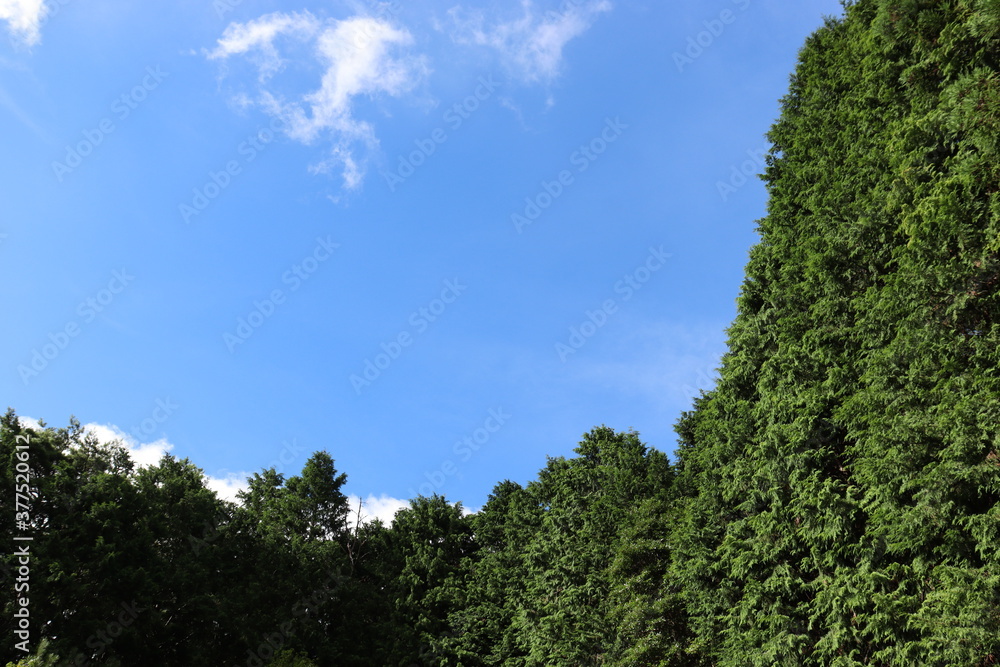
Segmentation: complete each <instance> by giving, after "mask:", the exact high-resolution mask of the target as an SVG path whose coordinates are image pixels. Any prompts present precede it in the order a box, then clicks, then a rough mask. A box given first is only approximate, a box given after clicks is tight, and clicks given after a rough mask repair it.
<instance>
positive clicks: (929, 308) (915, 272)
mask: <svg viewBox="0 0 1000 667" xmlns="http://www.w3.org/2000/svg"><path fill="white" fill-rule="evenodd" d="M998 56H1000V2H997V1H996V0H952V1H944V0H935V1H933V2H930V1H917V0H909V1H899V0H895V1H893V0H882V1H874V0H869V1H860V2H857V3H856V4H852V5H850V6H848V7H847V12H846V17H845V18H844V19H843V20H828V21H827V23H826V25H825V26H824V27H823V28H822V29H821V30H819V31H818V32H817V33H816V34H814V35H813V36H812V37H811V38H810V39H809V40H808V42H807V43H806V45H805V48H804V49H803V50H802V52H801V54H800V59H799V64H798V67H797V69H796V72H795V74H794V76H793V78H792V83H791V89H790V91H789V93H788V95H787V97H785V98H784V100H783V106H782V114H781V118H780V119H779V121H778V122H777V124H776V125H775V126H774V128H773V129H772V130H771V133H770V139H771V141H772V143H773V149H772V151H771V154H770V157H769V160H768V168H767V173H766V177H765V180H766V182H767V187H768V190H769V193H770V203H769V210H768V216H767V217H766V218H765V219H763V220H762V221H761V222H760V234H761V240H760V243H759V244H757V246H756V247H755V248H754V249H753V251H752V253H751V258H750V262H749V264H748V266H747V270H746V281H745V283H744V286H743V290H742V294H741V296H740V299H739V313H738V316H737V319H736V321H735V322H734V324H733V325H732V327H731V329H730V330H729V352H728V354H727V355H726V356H725V358H724V361H723V367H722V369H721V379H720V381H719V383H718V385H717V387H716V388H715V389H714V391H712V392H711V393H710V394H709V395H708V396H707V397H705V398H704V399H702V400H701V401H699V403H698V405H697V406H696V409H695V410H693V411H692V412H691V413H689V414H687V415H685V417H684V418H683V420H682V421H681V423H680V424H679V427H678V428H679V431H680V432H681V434H682V436H683V437H684V438H685V439H686V440H687V442H686V443H685V446H684V447H683V448H682V451H681V458H680V465H679V468H680V479H679V480H678V487H679V488H681V489H684V490H685V492H686V495H685V497H684V499H683V501H682V503H681V504H682V507H680V508H678V513H677V516H680V517H683V519H682V520H681V521H680V522H679V523H678V526H677V529H676V530H675V532H674V536H673V544H674V549H673V552H672V553H673V558H674V568H673V569H674V573H675V574H674V576H675V578H676V580H677V583H679V584H680V585H681V586H682V587H683V589H684V591H685V597H686V599H687V601H688V611H689V614H690V617H691V619H692V624H693V626H694V631H695V641H694V642H693V643H692V645H691V646H690V647H689V651H690V652H692V653H697V652H703V653H705V654H707V655H708V656H710V657H711V659H712V660H713V661H714V662H715V663H716V664H718V665H720V666H723V665H732V666H735V665H740V666H744V665H760V666H765V665H767V666H770V665H778V664H787V665H792V664H794V665H817V666H819V665H823V666H827V665H837V666H845V667H846V666H848V665H899V666H903V665H918V664H919V665H941V666H945V665H948V666H956V665H968V666H970V667H971V666H973V665H988V664H997V662H998V661H1000V458H998V446H1000V429H998V425H1000V374H998V367H1000V346H998V342H1000V341H998V338H1000V326H998V319H997V316H998V312H1000V310H998V309H1000V301H998V299H1000V296H998V289H1000V159H998V158H1000V77H998V72H997V65H998Z"/></svg>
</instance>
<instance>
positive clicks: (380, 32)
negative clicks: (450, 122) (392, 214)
mask: <svg viewBox="0 0 1000 667" xmlns="http://www.w3.org/2000/svg"><path fill="white" fill-rule="evenodd" d="M279 36H286V37H289V38H292V39H295V40H297V41H298V42H300V43H309V44H312V45H313V51H312V57H313V58H314V60H315V62H316V63H317V64H318V65H319V66H320V67H321V68H322V70H323V75H322V79H321V81H320V85H319V88H318V89H315V90H313V91H311V92H309V93H305V94H302V95H299V96H297V97H293V98H292V99H286V98H285V96H283V95H282V94H280V93H277V92H275V91H274V90H273V89H272V88H271V87H270V85H269V80H270V79H271V78H272V77H273V76H274V75H276V74H277V73H279V72H280V71H281V70H282V68H283V66H284V64H285V61H284V60H283V59H282V57H281V53H280V52H279V50H278V47H277V46H276V41H277V38H278V37H279ZM413 44H414V39H413V36H412V35H411V34H410V33H409V31H407V30H405V29H402V28H397V27H394V26H393V25H391V24H390V23H389V22H388V21H385V20H381V19H377V18H372V17H369V16H355V17H353V18H349V19H345V20H341V21H327V22H321V21H319V19H317V18H316V17H314V16H312V15H311V14H309V13H308V12H305V13H302V14H295V13H293V14H285V13H281V12H275V13H272V14H267V15H266V16H262V17H260V18H259V19H256V20H255V21H250V22H248V23H233V24H231V25H230V26H229V27H227V28H226V30H225V32H224V33H223V35H222V38H221V39H219V42H218V46H217V47H216V48H215V49H214V50H213V51H211V52H210V53H209V54H208V57H209V58H210V59H213V60H225V59H228V58H230V57H232V56H236V55H244V56H246V57H247V58H249V59H250V61H251V62H252V63H254V64H255V65H256V66H257V68H258V74H259V76H258V88H257V90H256V92H255V93H254V94H253V95H250V96H248V97H247V99H249V100H250V101H251V103H252V104H255V105H256V106H258V107H259V108H261V109H262V110H264V111H265V112H266V113H268V114H270V115H272V116H274V117H275V118H278V119H280V120H281V121H282V123H283V125H284V127H285V131H286V133H287V134H288V136H289V137H290V138H292V139H294V140H297V141H300V142H302V143H304V144H314V143H316V142H319V141H327V142H328V143H329V153H328V155H327V157H325V158H324V159H322V160H320V161H319V162H318V163H316V164H314V165H313V166H312V171H313V172H315V173H328V172H330V171H332V170H333V169H335V168H340V169H341V170H342V175H343V179H344V186H345V188H347V189H348V190H354V189H357V188H358V187H360V186H361V183H362V181H363V180H364V176H365V173H366V171H367V159H368V155H369V154H370V153H371V152H372V151H373V150H375V149H376V148H377V146H378V139H377V137H376V135H375V130H374V128H373V126H372V125H371V123H369V122H367V121H364V120H359V119H358V118H356V108H355V107H356V104H355V101H356V98H358V97H359V96H367V97H373V98H374V97H378V96H379V95H388V96H391V97H400V96H402V95H404V94H405V93H407V92H409V91H411V90H412V89H413V88H414V87H415V86H416V85H417V84H418V83H420V81H422V80H423V78H424V77H425V76H426V75H427V73H428V68H427V64H426V59H425V58H424V57H423V56H420V55H415V54H412V53H410V52H409V50H408V47H411V46H412V45H413Z"/></svg>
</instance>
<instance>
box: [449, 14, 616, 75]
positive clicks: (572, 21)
mask: <svg viewBox="0 0 1000 667" xmlns="http://www.w3.org/2000/svg"><path fill="white" fill-rule="evenodd" d="M610 10H611V2H609V0H566V1H565V2H563V4H562V7H561V8H560V11H551V10H550V11H547V12H541V11H540V10H538V9H536V7H535V3H534V1H533V0H521V16H520V18H517V19H514V20H510V21H498V22H495V23H493V24H491V25H487V23H488V21H487V18H486V15H485V13H484V12H483V11H481V10H477V11H471V10H466V9H464V8H462V7H453V8H452V9H450V10H448V14H449V16H450V17H451V19H452V22H453V24H454V30H453V32H452V39H454V40H455V41H456V42H458V43H459V44H475V45H478V46H487V47H491V48H493V49H495V50H497V51H499V53H500V56H501V58H502V59H503V60H504V62H505V63H506V64H507V66H508V67H509V68H510V69H511V70H513V71H514V72H515V73H517V74H518V75H519V76H520V77H521V78H522V79H523V80H524V81H526V82H528V83H535V82H543V83H547V82H550V81H552V80H553V79H555V78H556V77H557V76H558V75H559V73H560V71H561V69H562V60H563V49H564V48H565V46H566V44H567V43H568V42H569V41H570V40H572V39H573V38H575V37H579V36H580V35H582V34H583V33H585V32H586V31H587V30H588V29H589V28H590V26H591V25H593V23H594V21H595V20H596V19H597V16H598V15H599V14H602V13H604V12H607V11H610Z"/></svg>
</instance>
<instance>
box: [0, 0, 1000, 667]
mask: <svg viewBox="0 0 1000 667" xmlns="http://www.w3.org/2000/svg"><path fill="white" fill-rule="evenodd" d="M998 65H1000V0H938V1H929V0H859V1H858V2H853V3H847V5H846V7H845V15H844V17H843V18H840V19H828V20H827V22H826V25H825V26H824V27H823V28H822V29H820V30H819V31H817V33H816V34H814V35H813V36H812V37H810V38H809V40H808V41H807V43H806V44H805V46H804V48H803V50H802V52H801V54H800V58H799V64H798V66H797V68H796V71H795V73H794V75H793V77H792V81H791V87H790V90H789V92H788V95H787V96H786V97H785V98H784V100H783V102H782V113H781V117H780V119H779V120H778V121H777V123H776V124H775V125H774V127H773V128H772V129H771V132H770V134H769V138H770V140H771V142H772V145H773V148H772V151H771V153H770V155H769V157H768V166H767V171H766V174H764V180H765V182H766V184H767V187H768V191H769V195H770V203H769V210H768V215H767V217H766V218H764V219H763V220H761V221H760V223H759V232H760V237H761V238H760V242H759V243H758V244H757V245H756V246H755V247H754V248H753V250H752V252H751V256H750V260H749V263H748V265H747V267H746V280H745V283H744V285H743V288H742V292H741V294H740V297H739V302H738V303H739V310H738V315H737V317H736V320H735V321H734V323H733V324H732V327H731V328H730V329H729V351H728V353H727V354H726V356H725V357H724V359H723V363H722V366H721V368H720V369H719V380H718V383H717V384H716V386H715V387H714V388H712V389H711V391H708V392H706V393H703V395H702V396H701V397H699V398H698V399H697V400H696V401H695V404H694V406H693V408H692V410H691V411H689V412H686V413H684V414H683V415H682V416H681V418H680V420H679V421H678V423H677V433H678V436H679V449H678V452H677V461H676V462H675V463H674V464H673V465H672V464H670V463H669V462H668V460H667V458H666V456H665V455H663V454H662V453H660V452H658V451H656V450H653V449H650V448H647V447H646V446H645V445H644V444H643V443H642V442H641V441H640V440H639V437H638V435H637V434H635V433H633V432H628V433H620V432H615V431H613V430H611V429H609V428H606V427H599V428H596V429H594V430H593V431H591V432H590V433H588V434H586V435H585V436H584V437H583V440H582V441H581V442H580V444H579V446H578V447H577V449H576V450H575V456H574V457H573V458H553V459H550V460H549V461H548V463H547V465H546V466H545V467H544V468H543V469H542V470H541V471H540V472H539V474H538V476H537V478H536V479H535V480H532V481H530V482H528V483H527V484H526V485H524V486H522V485H520V484H517V483H515V482H511V481H505V482H502V483H500V484H498V485H497V486H496V487H495V488H494V490H493V492H492V494H491V495H490V497H489V500H488V502H487V503H486V505H485V506H484V507H483V508H482V509H481V510H480V511H479V512H477V513H475V514H471V515H469V514H467V513H466V512H465V511H464V510H463V509H462V507H461V505H460V504H452V503H449V502H448V501H446V500H445V499H444V498H442V497H440V496H434V497H432V498H424V497H420V498H416V499H413V500H412V501H411V503H410V507H409V508H407V509H405V510H402V511H400V512H399V513H397V515H396V517H395V519H394V521H393V522H392V524H391V525H388V526H386V525H383V524H381V523H379V522H374V523H370V524H367V525H358V524H357V523H356V522H353V521H351V518H350V517H351V511H352V508H350V507H348V501H347V498H346V497H345V496H344V494H343V493H342V490H341V489H342V487H343V485H344V483H345V480H346V476H345V475H343V474H341V473H339V472H338V471H337V470H336V468H335V466H334V461H333V459H332V458H331V457H330V455H328V454H326V453H322V452H321V453H317V454H315V455H313V457H312V458H310V459H309V461H308V462H307V463H306V465H305V467H304V468H303V470H302V472H301V474H300V475H298V476H293V477H289V478H287V479H286V478H284V477H283V476H282V475H280V474H278V473H276V472H275V471H274V470H265V471H262V472H261V473H259V474H257V475H255V476H254V477H253V478H252V479H251V480H250V481H249V488H248V490H247V491H246V492H245V493H244V494H242V498H241V503H239V504H233V503H228V502H225V501H222V500H219V499H218V498H217V497H216V496H215V494H214V493H212V492H211V491H209V490H208V489H207V488H206V487H205V485H204V479H203V476H202V473H201V471H200V470H198V469H197V468H195V467H194V466H193V465H191V464H190V462H188V461H178V460H176V459H174V458H172V457H169V456H168V457H164V459H163V460H162V461H161V462H160V463H159V465H157V466H154V467H151V468H144V469H135V468H134V467H133V465H132V463H131V462H130V460H129V459H128V457H127V456H126V454H125V453H124V451H123V450H121V449H120V448H118V447H114V446H112V447H107V446H100V445H98V444H97V443H96V442H95V441H94V440H93V438H91V437H89V436H88V435H87V434H85V433H83V432H82V430H81V429H80V426H79V424H78V423H77V422H75V421H71V424H70V426H69V428H66V429H48V428H43V429H38V430H33V431H30V433H29V432H27V431H25V432H23V433H22V427H21V425H20V424H19V423H18V421H17V419H16V417H15V416H14V413H13V412H12V411H11V412H8V414H7V415H6V416H5V417H4V418H3V420H2V423H0V462H2V466H3V467H2V470H3V472H2V477H3V480H2V482H0V483H3V484H5V485H6V486H5V488H8V489H11V488H14V484H15V469H16V464H17V462H18V459H17V457H16V455H15V448H16V447H15V444H16V443H15V441H16V439H17V437H18V436H19V435H29V434H30V437H31V450H30V451H31V456H30V471H31V472H30V474H31V482H32V484H33V485H34V487H35V488H36V490H37V497H36V499H35V500H34V501H33V502H32V503H31V522H32V524H31V531H32V532H33V534H34V535H35V536H36V538H35V541H34V542H33V543H32V547H31V554H32V555H31V563H32V566H31V580H30V586H31V590H30V598H31V614H32V631H33V635H32V636H33V644H32V647H33V650H35V647H37V652H36V654H35V655H34V656H31V657H27V656H25V655H24V654H23V653H21V652H18V651H15V650H14V649H13V648H12V647H13V646H14V645H15V642H16V637H15V636H14V634H13V632H14V628H13V627H12V625H11V624H10V620H11V619H12V618H13V613H14V606H13V605H14V600H13V599H12V598H11V597H8V598H7V600H6V602H5V609H4V617H5V623H6V624H7V625H6V626H5V627H6V628H7V630H6V631H5V633H4V640H3V648H2V653H0V656H2V659H3V660H12V661H13V660H18V659H23V662H22V663H21V664H22V665H48V664H105V665H137V664H145V663H149V664H163V665H187V666H191V667H198V666H200V665H223V664H225V665H263V664H272V665H287V666H294V667H307V666H308V665H320V666H324V667H325V666H327V665H357V666H362V665H373V666H386V665H388V666H393V667H411V666H413V665H448V666H452V667H458V666H460V665H461V666H466V667H472V666H477V667H478V666H484V665H511V666H523V667H527V666H531V665H537V666H541V665H565V666H567V667H576V666H584V665H602V666H607V667H625V666H659V667H666V666H678V667H680V666H693V665H706V666H707V665H713V666H718V667H735V666H737V665H739V666H741V667H742V666H745V665H759V666H770V665H803V666H816V667H820V666H824V667H825V666H836V667H849V666H855V665H857V666H861V665H872V666H876V665H877V666H899V667H904V666H911V665H933V666H940V667H946V666H947V667H951V666H967V667H983V666H986V665H997V664H1000V321H998V315H1000V72H998ZM13 504H14V503H13V499H12V497H11V495H10V494H9V493H4V494H2V495H0V526H2V528H3V532H4V535H7V536H8V537H6V538H5V540H6V542H5V544H13V541H12V540H11V539H10V536H11V535H12V534H13V533H14V532H15V525H14V520H15V519H14V516H15V514H14V507H13ZM2 565H3V568H2V569H3V572H2V575H3V579H4V582H5V586H7V587H8V588H13V580H14V577H15V574H16V571H17V568H16V561H15V557H14V556H13V555H11V554H7V555H5V556H4V557H3V558H2ZM43 638H44V640H45V641H44V643H43V644H41V645H38V643H37V642H38V640H39V639H43ZM56 656H58V658H57V657H56Z"/></svg>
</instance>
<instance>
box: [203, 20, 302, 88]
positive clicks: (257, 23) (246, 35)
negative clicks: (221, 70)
mask: <svg viewBox="0 0 1000 667" xmlns="http://www.w3.org/2000/svg"><path fill="white" fill-rule="evenodd" d="M320 25H321V24H320V21H319V19H317V18H316V17H315V16H313V15H312V14H310V13H309V12H304V13H302V14H297V13H295V12H292V13H291V14H284V13H282V12H274V13H272V14H266V15H264V16H261V17H260V18H259V19H256V20H253V21H248V22H246V23H230V24H229V26H227V27H226V29H225V31H224V32H223V33H222V37H220V38H219V42H218V44H219V45H218V46H217V47H216V48H215V50H214V51H212V52H211V53H209V54H208V57H209V58H210V59H225V58H228V57H229V56H234V55H247V56H248V57H249V58H250V59H251V60H252V61H253V62H254V64H256V65H257V67H258V69H259V70H260V80H261V82H264V81H266V80H267V79H269V78H271V76H273V75H274V74H276V73H277V72H279V71H280V70H281V68H282V65H283V64H284V61H283V60H282V58H281V56H280V55H279V54H278V49H277V48H276V47H275V44H274V42H275V40H276V39H277V38H278V37H281V36H286V35H287V36H289V37H293V38H296V39H299V40H308V39H310V38H312V37H313V36H314V35H315V34H316V32H317V31H318V30H319V29H320Z"/></svg>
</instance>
